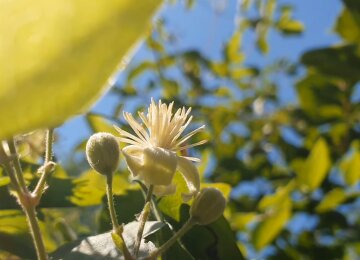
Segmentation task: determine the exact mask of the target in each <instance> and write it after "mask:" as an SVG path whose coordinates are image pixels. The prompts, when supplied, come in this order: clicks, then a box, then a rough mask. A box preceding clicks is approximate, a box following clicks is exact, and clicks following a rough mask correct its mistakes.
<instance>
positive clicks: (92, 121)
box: [86, 114, 119, 136]
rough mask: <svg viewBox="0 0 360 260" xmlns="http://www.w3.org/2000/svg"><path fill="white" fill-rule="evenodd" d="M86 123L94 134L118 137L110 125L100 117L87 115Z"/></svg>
mask: <svg viewBox="0 0 360 260" xmlns="http://www.w3.org/2000/svg"><path fill="white" fill-rule="evenodd" d="M86 121H87V123H88V125H89V127H90V128H91V130H92V131H93V132H94V133H97V132H106V133H110V134H113V135H115V136H118V135H119V133H118V132H117V131H116V130H115V128H114V127H113V126H112V124H111V123H110V122H109V121H107V120H106V119H105V118H104V117H102V116H100V115H96V114H88V115H86Z"/></svg>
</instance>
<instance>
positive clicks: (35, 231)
mask: <svg viewBox="0 0 360 260" xmlns="http://www.w3.org/2000/svg"><path fill="white" fill-rule="evenodd" d="M24 211H25V214H26V218H27V220H28V224H29V227H30V231H31V235H32V237H33V240H34V244H35V248H36V254H37V258H38V260H46V259H48V258H47V254H46V250H45V245H44V241H43V239H42V236H41V232H40V227H39V222H38V219H37V217H36V211H35V207H33V206H31V207H29V208H24Z"/></svg>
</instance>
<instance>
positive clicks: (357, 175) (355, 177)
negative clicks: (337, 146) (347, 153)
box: [343, 151, 360, 185]
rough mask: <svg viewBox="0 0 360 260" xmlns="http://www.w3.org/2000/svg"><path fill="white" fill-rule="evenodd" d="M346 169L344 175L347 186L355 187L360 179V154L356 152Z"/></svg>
mask: <svg viewBox="0 0 360 260" xmlns="http://www.w3.org/2000/svg"><path fill="white" fill-rule="evenodd" d="M345 168H346V169H345V171H344V173H343V174H344V179H345V182H346V184H348V185H355V184H356V183H357V182H358V181H359V179H360V152H358V151H356V152H354V154H353V155H352V157H351V159H350V161H349V162H347V163H346V167H345Z"/></svg>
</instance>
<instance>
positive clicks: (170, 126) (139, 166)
mask: <svg viewBox="0 0 360 260" xmlns="http://www.w3.org/2000/svg"><path fill="white" fill-rule="evenodd" d="M173 105H174V102H172V103H171V104H170V105H169V106H167V105H166V104H163V103H161V101H159V103H158V104H156V103H155V102H154V100H151V104H150V107H149V108H148V112H147V114H146V116H145V114H144V113H143V112H139V117H140V118H141V120H142V123H143V124H139V123H138V122H137V121H136V120H135V119H134V117H133V116H132V115H131V114H130V113H127V112H124V118H125V120H126V121H127V122H128V123H129V125H130V126H131V128H132V129H133V130H134V132H135V134H131V133H128V132H126V131H124V130H122V129H120V128H118V127H116V126H115V128H116V130H117V131H118V132H119V133H120V137H121V138H120V141H122V142H124V143H127V144H129V145H128V146H126V147H125V148H124V149H123V150H122V151H123V154H124V156H125V160H126V163H127V165H128V168H129V169H130V171H131V173H132V174H133V175H134V177H136V178H138V179H140V180H142V181H144V182H145V184H146V185H154V193H155V194H157V195H158V196H162V195H166V194H171V193H173V192H175V188H176V186H175V185H174V184H173V183H172V179H173V177H174V174H175V171H176V170H179V172H180V173H181V174H182V175H183V177H184V179H185V181H186V184H187V186H188V189H189V193H188V194H183V198H184V200H188V199H190V198H191V197H192V196H193V195H194V194H196V193H197V192H198V191H199V189H200V177H199V173H198V170H197V168H196V167H195V166H194V164H193V163H192V161H199V159H198V158H194V157H186V156H181V155H180V154H179V152H180V151H182V150H186V149H188V148H190V147H194V146H197V145H201V144H204V143H205V142H206V140H202V141H200V142H197V143H193V144H186V142H187V141H188V140H189V138H190V137H192V136H193V135H194V134H196V133H197V132H199V131H201V130H202V129H204V127H205V126H204V125H203V126H201V127H199V128H197V129H195V130H194V131H191V132H190V133H188V134H186V135H184V136H183V137H181V134H182V133H183V132H184V130H185V128H186V127H187V126H188V125H189V124H190V122H191V120H192V118H193V117H192V116H190V117H188V116H189V114H190V111H191V108H189V109H187V110H186V109H185V108H184V107H183V108H181V109H178V110H177V111H176V113H175V114H173V113H172V108H173Z"/></svg>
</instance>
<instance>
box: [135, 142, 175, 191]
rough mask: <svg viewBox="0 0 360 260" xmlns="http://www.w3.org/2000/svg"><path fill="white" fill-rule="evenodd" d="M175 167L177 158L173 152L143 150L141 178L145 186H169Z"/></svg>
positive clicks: (158, 148)
mask: <svg viewBox="0 0 360 260" xmlns="http://www.w3.org/2000/svg"><path fill="white" fill-rule="evenodd" d="M176 167H177V156H176V154H175V153H174V152H172V151H169V150H166V149H163V148H160V147H147V148H145V149H144V164H143V169H142V173H141V174H142V178H143V179H144V181H145V183H146V184H153V185H166V186H167V185H170V184H171V181H172V179H173V177H174V174H175V171H176Z"/></svg>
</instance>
